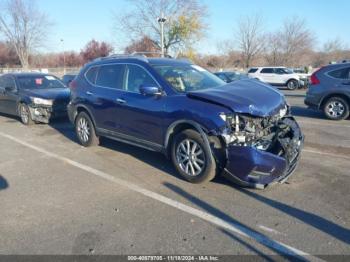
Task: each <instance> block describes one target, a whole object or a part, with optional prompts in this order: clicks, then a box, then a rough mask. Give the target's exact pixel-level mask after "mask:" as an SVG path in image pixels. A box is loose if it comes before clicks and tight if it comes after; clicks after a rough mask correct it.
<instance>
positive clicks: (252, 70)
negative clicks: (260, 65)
mask: <svg viewBox="0 0 350 262" xmlns="http://www.w3.org/2000/svg"><path fill="white" fill-rule="evenodd" d="M256 71H258V69H257V68H251V69H249V71H248V74H254V73H255V72H256Z"/></svg>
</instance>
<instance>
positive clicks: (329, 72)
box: [305, 63, 350, 120]
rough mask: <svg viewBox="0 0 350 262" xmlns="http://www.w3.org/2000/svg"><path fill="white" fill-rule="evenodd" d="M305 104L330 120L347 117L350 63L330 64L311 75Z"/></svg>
mask: <svg viewBox="0 0 350 262" xmlns="http://www.w3.org/2000/svg"><path fill="white" fill-rule="evenodd" d="M310 81H311V83H310V86H309V89H308V91H307V93H306V98H305V104H306V105H308V106H309V107H310V108H314V109H317V110H322V111H323V112H324V114H325V116H326V117H327V118H329V119H332V120H341V119H346V118H348V117H349V107H350V63H342V64H332V65H328V66H325V67H322V68H320V69H319V70H317V71H316V72H314V73H313V74H312V75H311V80H310Z"/></svg>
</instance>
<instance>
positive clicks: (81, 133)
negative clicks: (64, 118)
mask: <svg viewBox="0 0 350 262" xmlns="http://www.w3.org/2000/svg"><path fill="white" fill-rule="evenodd" d="M75 132H76V134H77V137H78V140H79V142H80V144H81V145H82V146H85V147H91V146H97V145H98V144H99V138H98V137H97V136H96V132H95V126H94V124H93V123H92V120H91V118H90V116H89V115H88V114H87V113H85V112H81V113H79V114H78V116H77V118H76V120H75Z"/></svg>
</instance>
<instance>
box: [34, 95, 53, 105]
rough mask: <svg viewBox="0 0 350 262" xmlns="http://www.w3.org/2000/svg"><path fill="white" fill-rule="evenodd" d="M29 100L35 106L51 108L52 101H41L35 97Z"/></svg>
mask: <svg viewBox="0 0 350 262" xmlns="http://www.w3.org/2000/svg"><path fill="white" fill-rule="evenodd" d="M30 99H31V100H32V102H33V103H34V104H35V105H44V106H52V104H53V100H49V99H42V98H37V97H31V98H30Z"/></svg>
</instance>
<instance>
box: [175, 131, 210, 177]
mask: <svg viewBox="0 0 350 262" xmlns="http://www.w3.org/2000/svg"><path fill="white" fill-rule="evenodd" d="M171 160H172V162H173V165H174V167H175V168H176V170H177V172H178V173H179V174H180V175H181V176H182V177H184V178H185V179H186V180H187V181H189V182H191V183H196V184H199V183H204V182H209V181H211V180H213V179H214V177H215V175H216V162H215V159H214V157H213V155H212V152H211V150H210V148H209V147H208V146H207V145H206V143H205V142H204V140H203V138H202V136H201V135H200V134H199V133H198V132H196V131H194V130H191V129H187V130H184V131H182V132H181V133H179V134H177V135H176V136H175V137H174V140H173V143H172V148H171Z"/></svg>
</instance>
